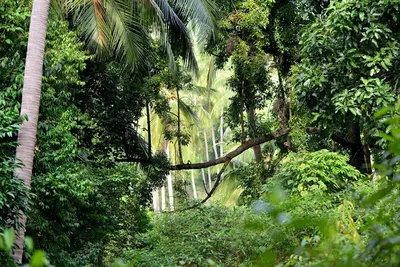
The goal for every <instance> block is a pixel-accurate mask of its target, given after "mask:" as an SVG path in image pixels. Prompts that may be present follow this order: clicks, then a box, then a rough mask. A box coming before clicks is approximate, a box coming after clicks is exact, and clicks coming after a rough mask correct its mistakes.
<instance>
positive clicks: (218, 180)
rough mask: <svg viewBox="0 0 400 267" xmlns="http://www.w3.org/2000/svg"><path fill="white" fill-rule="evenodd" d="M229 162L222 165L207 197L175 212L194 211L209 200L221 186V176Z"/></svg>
mask: <svg viewBox="0 0 400 267" xmlns="http://www.w3.org/2000/svg"><path fill="white" fill-rule="evenodd" d="M230 162H231V159H227V160H226V161H225V163H224V166H223V167H222V169H221V170H220V171H219V173H218V174H217V179H216V180H215V184H214V186H213V188H212V189H211V190H210V192H209V193H207V196H206V197H205V198H204V199H203V200H202V201H200V202H197V203H196V204H194V205H192V206H190V207H187V208H185V209H183V210H177V211H186V210H190V209H194V208H197V207H199V206H200V205H201V204H204V203H205V202H206V201H207V200H209V199H210V198H211V197H212V195H213V194H214V192H215V190H216V189H217V187H218V186H219V185H220V184H221V181H222V174H223V173H224V171H225V169H226V167H228V165H229V163H230Z"/></svg>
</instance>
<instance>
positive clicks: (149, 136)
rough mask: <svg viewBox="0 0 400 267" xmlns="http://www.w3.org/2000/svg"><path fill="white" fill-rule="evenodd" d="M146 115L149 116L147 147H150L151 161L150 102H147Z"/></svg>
mask: <svg viewBox="0 0 400 267" xmlns="http://www.w3.org/2000/svg"><path fill="white" fill-rule="evenodd" d="M146 115H147V145H148V148H147V149H148V152H147V153H148V154H149V155H148V157H149V159H151V156H152V155H151V123H150V107H149V102H146Z"/></svg>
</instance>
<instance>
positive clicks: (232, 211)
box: [116, 206, 267, 266]
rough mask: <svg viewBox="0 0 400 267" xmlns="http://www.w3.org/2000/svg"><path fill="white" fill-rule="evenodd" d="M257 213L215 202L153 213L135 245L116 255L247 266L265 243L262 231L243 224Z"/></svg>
mask: <svg viewBox="0 0 400 267" xmlns="http://www.w3.org/2000/svg"><path fill="white" fill-rule="evenodd" d="M258 217H259V216H257V215H255V214H253V213H252V212H251V211H250V210H249V209H246V208H224V207H219V206H213V207H204V208H201V209H198V210H192V211H188V212H181V213H173V214H164V215H159V216H155V217H154V218H153V229H152V230H150V231H149V232H147V233H145V234H142V235H140V236H139V237H138V239H139V242H138V244H137V249H134V248H126V249H123V252H122V254H121V255H116V256H120V257H122V258H123V259H124V261H125V263H126V264H127V266H209V265H211V266H248V265H250V261H251V260H252V259H255V258H257V257H258V256H259V255H260V254H261V252H263V251H264V250H265V248H266V246H267V235H266V234H267V233H266V232H264V231H261V232H259V231H254V230H253V229H250V228H249V227H247V226H248V225H251V224H252V223H251V222H252V221H254V220H259V218H258Z"/></svg>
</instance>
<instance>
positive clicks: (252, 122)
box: [246, 107, 262, 162]
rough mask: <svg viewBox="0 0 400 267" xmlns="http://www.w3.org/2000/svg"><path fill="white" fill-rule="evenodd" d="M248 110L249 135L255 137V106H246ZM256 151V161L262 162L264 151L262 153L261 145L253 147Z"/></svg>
mask: <svg viewBox="0 0 400 267" xmlns="http://www.w3.org/2000/svg"><path fill="white" fill-rule="evenodd" d="M246 112H247V120H248V123H249V136H250V138H251V139H254V138H256V137H257V134H256V112H255V110H254V108H253V107H248V108H246ZM253 151H254V157H255V159H256V162H260V161H261V158H262V153H261V146H260V145H256V146H254V147H253Z"/></svg>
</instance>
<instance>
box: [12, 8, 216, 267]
mask: <svg viewBox="0 0 400 267" xmlns="http://www.w3.org/2000/svg"><path fill="white" fill-rule="evenodd" d="M63 4H65V6H66V7H67V10H72V9H74V10H75V12H74V14H75V16H74V18H75V19H76V20H75V22H76V23H77V24H80V27H79V29H81V30H82V31H83V32H84V33H85V36H86V37H87V41H88V45H89V47H91V48H92V51H94V52H97V53H98V54H100V55H106V56H110V55H111V56H117V57H118V58H120V59H123V60H124V62H125V63H127V64H130V65H131V66H135V65H137V64H138V63H139V62H143V61H145V58H146V57H145V55H146V47H149V46H147V43H149V40H150V34H151V31H150V30H152V32H153V33H157V32H158V33H159V36H160V37H162V38H161V40H162V41H163V44H164V46H165V48H166V50H167V52H168V54H169V55H170V58H172V59H174V56H173V49H172V48H171V44H172V45H177V47H179V48H180V49H179V50H178V53H180V54H182V55H183V56H184V58H185V62H186V63H187V64H186V65H187V66H189V67H191V68H192V69H194V70H197V64H196V59H195V57H194V53H193V47H192V43H191V39H190V36H189V34H188V30H187V23H188V22H189V21H191V20H192V21H194V22H195V24H196V25H198V27H200V28H201V29H202V30H203V31H201V32H203V33H204V35H205V36H212V35H213V30H214V26H213V15H212V12H211V10H212V7H213V4H212V2H211V1H210V0H173V1H167V0H147V1H146V0H145V1H139V0H95V1H88V0H66V1H64V2H63ZM63 4H62V5H60V6H63ZM49 7H50V0H34V1H33V8H32V15H31V23H30V28H29V39H28V51H27V58H26V65H25V75H24V86H23V92H22V103H21V116H27V120H25V121H24V122H23V124H22V126H21V129H20V132H19V134H18V142H19V144H20V145H19V147H18V148H17V151H16V159H17V160H20V161H21V163H22V166H23V167H21V168H19V167H18V168H16V169H15V174H16V175H17V176H18V177H19V178H21V179H22V180H23V181H24V183H25V185H26V186H27V188H28V190H29V187H30V184H31V176H32V167H33V158H34V148H35V143H36V133H37V122H38V115H39V106H40V95H41V85H42V74H43V73H42V68H43V56H44V47H45V41H46V31H47V21H48V12H49ZM182 37H183V38H182ZM172 61H174V60H170V62H172ZM25 224H26V217H25V216H24V215H22V216H21V218H20V225H21V227H20V228H19V229H18V238H17V239H16V245H17V249H15V250H14V259H15V260H16V261H17V262H18V263H21V261H22V254H23V239H24V231H23V229H24V227H25Z"/></svg>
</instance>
